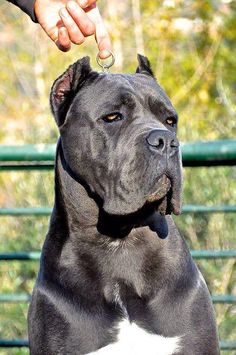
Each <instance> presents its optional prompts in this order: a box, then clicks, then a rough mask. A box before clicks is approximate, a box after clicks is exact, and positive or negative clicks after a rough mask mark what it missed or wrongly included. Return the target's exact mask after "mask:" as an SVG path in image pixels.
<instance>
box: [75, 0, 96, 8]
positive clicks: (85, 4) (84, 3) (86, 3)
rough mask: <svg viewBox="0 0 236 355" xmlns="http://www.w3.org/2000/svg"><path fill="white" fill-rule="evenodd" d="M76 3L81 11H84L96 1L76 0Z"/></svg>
mask: <svg viewBox="0 0 236 355" xmlns="http://www.w3.org/2000/svg"><path fill="white" fill-rule="evenodd" d="M78 3H79V5H80V7H82V9H86V7H89V6H92V5H94V4H96V0H78Z"/></svg>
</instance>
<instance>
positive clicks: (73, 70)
mask: <svg viewBox="0 0 236 355" xmlns="http://www.w3.org/2000/svg"><path fill="white" fill-rule="evenodd" d="M91 71H92V68H91V66H90V60H89V57H84V58H82V59H79V60H78V61H77V62H75V63H74V64H72V65H70V66H69V68H68V69H67V70H66V71H65V72H64V73H63V74H62V75H61V76H59V78H57V80H56V81H55V82H54V84H53V86H52V89H51V94H50V104H51V109H52V112H53V115H54V117H55V120H56V123H57V125H58V126H59V127H60V126H62V125H63V124H64V122H65V118H66V113H67V111H68V109H69V106H70V104H71V102H72V100H73V98H74V97H75V95H76V93H77V92H78V90H79V88H80V87H81V86H82V85H83V83H84V82H85V80H86V78H87V76H88V75H89V73H90V72H91Z"/></svg>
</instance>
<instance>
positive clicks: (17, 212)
mask: <svg viewBox="0 0 236 355" xmlns="http://www.w3.org/2000/svg"><path fill="white" fill-rule="evenodd" d="M51 212H52V208H51V207H14V208H0V217H1V216H49V215H50V214H51ZM235 212H236V205H231V206H230V205H219V206H202V205H184V206H183V208H182V213H184V214H185V213H235Z"/></svg>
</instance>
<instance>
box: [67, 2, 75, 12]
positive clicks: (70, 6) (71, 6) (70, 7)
mask: <svg viewBox="0 0 236 355" xmlns="http://www.w3.org/2000/svg"><path fill="white" fill-rule="evenodd" d="M67 6H68V7H69V9H70V10H73V11H74V10H76V3H75V2H74V1H69V2H68V3H67Z"/></svg>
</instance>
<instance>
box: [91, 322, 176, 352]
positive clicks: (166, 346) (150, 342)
mask: <svg viewBox="0 0 236 355" xmlns="http://www.w3.org/2000/svg"><path fill="white" fill-rule="evenodd" d="M119 330H120V331H119V334H118V340H117V342H116V343H113V344H110V345H107V346H105V347H104V348H101V349H99V350H97V351H95V352H92V353H90V355H143V354H148V355H172V354H173V355H174V354H178V351H179V350H181V345H180V342H181V338H180V337H172V338H165V337H163V336H161V335H156V334H151V333H148V332H147V331H145V329H142V328H140V327H139V326H137V325H136V324H135V323H130V322H129V321H128V320H126V319H124V320H123V321H122V322H121V323H120V324H119Z"/></svg>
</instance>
